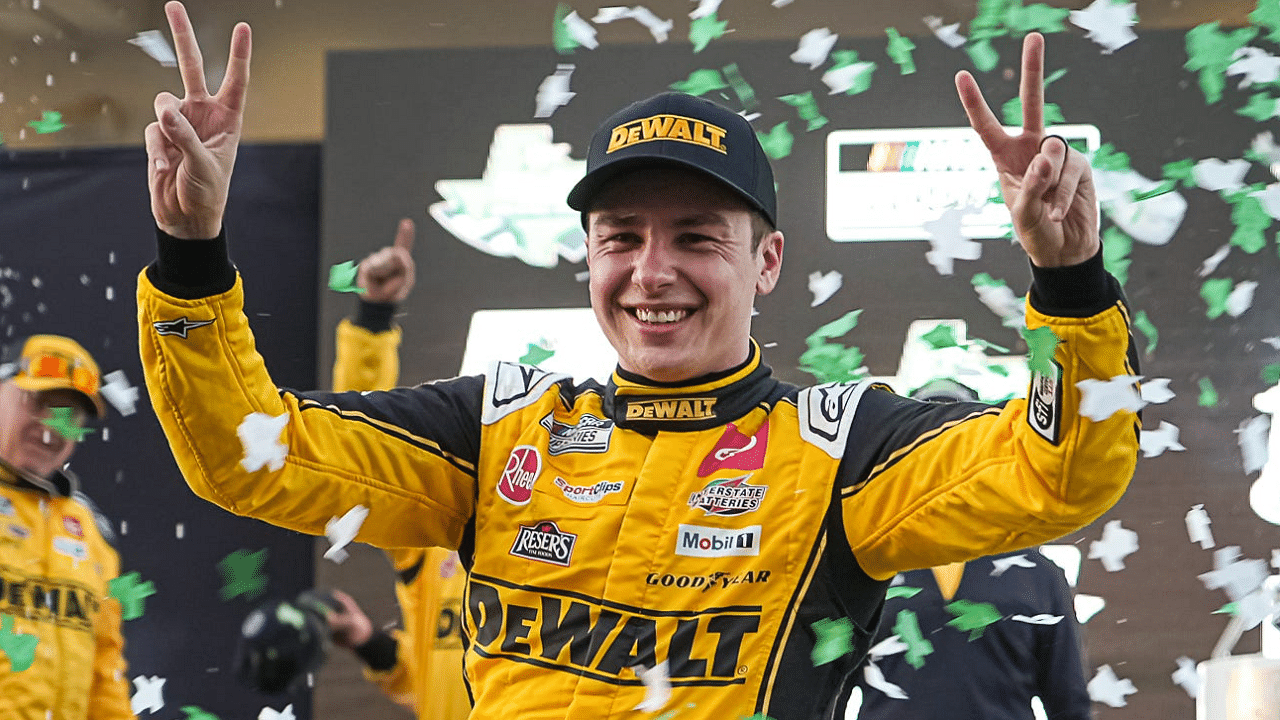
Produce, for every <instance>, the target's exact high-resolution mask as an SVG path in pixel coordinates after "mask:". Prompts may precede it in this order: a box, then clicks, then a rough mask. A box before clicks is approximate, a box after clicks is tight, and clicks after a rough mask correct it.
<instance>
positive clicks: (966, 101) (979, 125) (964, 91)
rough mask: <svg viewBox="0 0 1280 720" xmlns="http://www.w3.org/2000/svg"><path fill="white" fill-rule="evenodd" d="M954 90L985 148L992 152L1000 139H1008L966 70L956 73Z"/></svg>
mask: <svg viewBox="0 0 1280 720" xmlns="http://www.w3.org/2000/svg"><path fill="white" fill-rule="evenodd" d="M956 92H957V93H959V95H960V104H961V105H963V106H964V113H965V115H968V116H969V125H970V126H971V127H972V128H973V129H974V132H976V133H978V137H980V138H982V142H983V144H984V145H986V146H987V149H988V150H991V151H993V152H994V151H995V149H996V147H997V146H998V145H1000V144H1001V141H1002V140H1007V139H1008V137H1009V134H1008V133H1006V132H1005V131H1004V126H1003V125H1001V124H1000V120H999V119H998V118H997V117H996V116H995V113H993V112H991V107H990V106H988V105H987V101H986V99H985V98H983V97H982V90H980V89H979V88H978V81H977V80H974V79H973V75H970V74H969V72H968V71H967V70H961V71H960V72H958V73H956Z"/></svg>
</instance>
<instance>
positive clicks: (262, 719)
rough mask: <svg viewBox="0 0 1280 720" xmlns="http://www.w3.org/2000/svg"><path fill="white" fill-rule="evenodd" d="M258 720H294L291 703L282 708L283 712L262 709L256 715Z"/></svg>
mask: <svg viewBox="0 0 1280 720" xmlns="http://www.w3.org/2000/svg"><path fill="white" fill-rule="evenodd" d="M258 720H294V716H293V703H290V704H288V705H285V706H284V709H283V710H279V711H277V710H275V709H273V708H269V707H264V708H262V711H261V712H259V713H258Z"/></svg>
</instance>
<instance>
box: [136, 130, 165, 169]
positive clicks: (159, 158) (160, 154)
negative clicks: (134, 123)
mask: <svg viewBox="0 0 1280 720" xmlns="http://www.w3.org/2000/svg"><path fill="white" fill-rule="evenodd" d="M142 137H143V139H144V142H145V143H146V147H147V160H148V162H147V166H148V170H149V171H148V173H147V176H148V177H149V178H154V176H155V173H157V172H163V171H165V170H168V169H169V150H168V141H167V140H166V139H165V137H164V133H163V132H161V131H160V122H159V121H156V122H153V123H151V124H150V125H147V129H146V130H144V131H143V133H142Z"/></svg>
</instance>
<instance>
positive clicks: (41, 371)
mask: <svg viewBox="0 0 1280 720" xmlns="http://www.w3.org/2000/svg"><path fill="white" fill-rule="evenodd" d="M17 347H18V352H17V354H16V357H15V358H14V359H13V360H12V361H10V362H6V363H4V364H2V365H0V717H3V718H6V720H81V719H88V720H114V719H115V718H132V717H134V714H133V712H132V710H131V708H130V703H129V683H128V681H127V680H126V679H125V675H124V674H125V661H124V637H123V635H122V633H121V630H120V623H121V608H120V604H119V602H117V601H116V600H115V599H114V598H111V597H109V595H108V583H109V582H110V581H111V580H112V579H114V578H115V577H116V575H118V574H119V572H120V558H119V556H118V555H117V554H116V551H115V549H114V548H113V547H112V542H113V540H114V533H113V531H112V529H111V525H110V523H109V522H108V521H107V519H106V518H105V517H103V515H102V514H101V513H100V512H99V511H98V510H97V508H96V507H95V506H94V505H93V503H92V502H91V501H90V500H89V498H88V497H87V496H85V495H84V494H83V493H81V492H80V487H79V483H78V481H77V480H76V477H75V475H73V474H72V473H71V472H70V471H69V470H67V469H66V464H67V461H68V460H70V458H71V454H72V453H73V452H75V449H76V445H77V444H78V443H79V441H80V440H81V439H82V438H83V437H84V435H85V434H86V433H87V432H92V431H91V430H88V429H86V428H85V427H84V423H85V421H86V420H87V419H88V418H89V417H94V418H101V417H102V416H103V414H104V412H105V406H104V405H103V402H102V396H101V394H99V392H98V391H99V387H100V385H101V381H102V376H101V373H100V372H99V371H98V364H97V363H96V362H94V360H93V357H92V356H90V355H89V353H88V351H86V350H85V349H84V348H83V347H81V346H80V345H79V344H78V343H77V342H75V341H74V340H71V339H70V338H65V337H61V336H59V335H33V336H31V337H30V338H27V339H26V340H25V341H23V342H22V343H20V344H19V345H18V346H17Z"/></svg>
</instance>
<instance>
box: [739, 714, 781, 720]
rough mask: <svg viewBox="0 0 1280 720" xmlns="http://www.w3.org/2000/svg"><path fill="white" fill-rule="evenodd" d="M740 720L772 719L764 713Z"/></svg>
mask: <svg viewBox="0 0 1280 720" xmlns="http://www.w3.org/2000/svg"><path fill="white" fill-rule="evenodd" d="M742 720H773V718H772V717H770V716H768V715H765V714H764V713H756V714H755V715H752V716H751V717H744V718H742Z"/></svg>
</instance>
